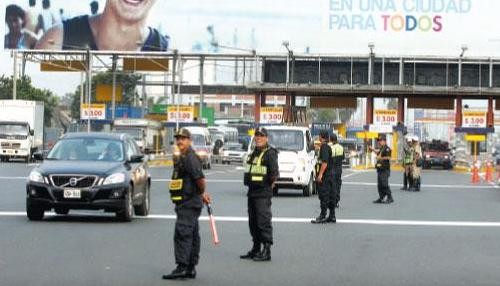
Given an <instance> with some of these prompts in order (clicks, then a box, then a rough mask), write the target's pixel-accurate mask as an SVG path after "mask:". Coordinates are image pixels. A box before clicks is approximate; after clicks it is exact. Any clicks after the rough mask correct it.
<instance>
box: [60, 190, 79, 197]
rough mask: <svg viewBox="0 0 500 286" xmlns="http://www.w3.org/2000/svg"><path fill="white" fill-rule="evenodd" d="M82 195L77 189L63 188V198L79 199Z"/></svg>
mask: <svg viewBox="0 0 500 286" xmlns="http://www.w3.org/2000/svg"><path fill="white" fill-rule="evenodd" d="M81 197H82V192H81V191H80V190H77V189H65V190H64V198H65V199H80V198H81Z"/></svg>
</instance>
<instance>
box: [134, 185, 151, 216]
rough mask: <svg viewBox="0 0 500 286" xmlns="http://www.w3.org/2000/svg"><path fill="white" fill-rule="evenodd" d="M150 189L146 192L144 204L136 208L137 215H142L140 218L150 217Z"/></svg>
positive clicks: (143, 199)
mask: <svg viewBox="0 0 500 286" xmlns="http://www.w3.org/2000/svg"><path fill="white" fill-rule="evenodd" d="M150 193H151V192H150V187H149V185H148V187H147V188H146V191H145V193H144V197H143V198H142V202H141V204H140V205H138V206H136V207H134V208H135V214H137V215H140V216H148V215H149V208H150V202H151V201H150V199H151V196H150Z"/></svg>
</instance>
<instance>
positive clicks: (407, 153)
mask: <svg viewBox="0 0 500 286" xmlns="http://www.w3.org/2000/svg"><path fill="white" fill-rule="evenodd" d="M406 140H407V142H406V145H405V147H404V149H403V151H404V157H403V166H404V169H405V172H404V178H403V187H402V188H401V190H402V191H406V190H408V189H412V188H413V172H412V166H413V161H414V154H415V150H414V148H413V144H412V140H411V137H410V136H408V137H407V139H406Z"/></svg>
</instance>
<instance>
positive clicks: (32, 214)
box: [26, 204, 45, 221]
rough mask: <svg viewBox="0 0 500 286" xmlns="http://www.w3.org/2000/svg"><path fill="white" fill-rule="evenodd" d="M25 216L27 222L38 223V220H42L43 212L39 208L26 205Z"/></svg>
mask: <svg viewBox="0 0 500 286" xmlns="http://www.w3.org/2000/svg"><path fill="white" fill-rule="evenodd" d="M26 214H27V216H28V219H29V220H34V221H38V220H42V219H43V216H44V214H45V211H44V209H43V208H41V207H39V206H36V205H31V204H27V205H26Z"/></svg>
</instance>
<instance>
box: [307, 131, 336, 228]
mask: <svg viewBox="0 0 500 286" xmlns="http://www.w3.org/2000/svg"><path fill="white" fill-rule="evenodd" d="M319 139H320V141H321V147H320V149H319V160H320V161H321V167H320V169H319V172H318V173H317V174H316V183H317V188H318V197H319V201H320V208H321V212H320V214H319V216H318V217H317V218H316V219H313V220H311V223H315V224H320V223H327V222H333V223H335V222H336V221H337V220H336V218H335V204H336V195H335V193H334V191H333V174H332V171H333V157H332V148H330V146H329V145H328V141H329V135H328V131H326V130H322V131H321V132H320V134H319ZM328 209H330V213H329V215H328V218H327V217H326V213H327V211H328Z"/></svg>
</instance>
